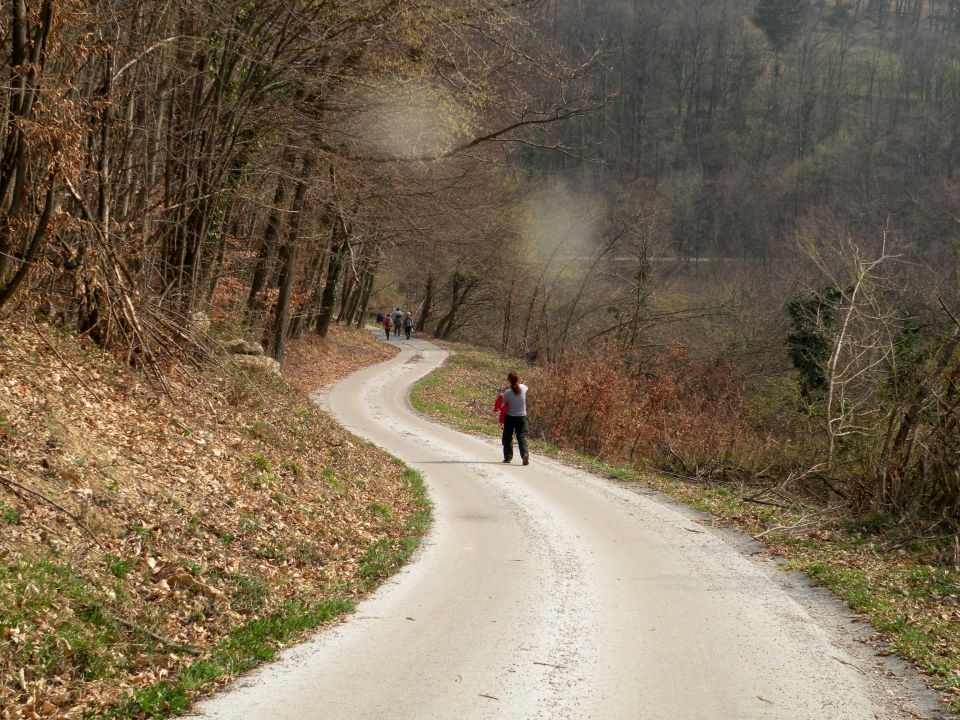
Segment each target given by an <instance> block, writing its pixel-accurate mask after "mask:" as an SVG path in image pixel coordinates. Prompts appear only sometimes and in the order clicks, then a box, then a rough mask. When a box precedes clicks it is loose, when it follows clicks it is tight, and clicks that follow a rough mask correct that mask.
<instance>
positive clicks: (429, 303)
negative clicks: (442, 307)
mask: <svg viewBox="0 0 960 720" xmlns="http://www.w3.org/2000/svg"><path fill="white" fill-rule="evenodd" d="M434 282H435V280H434V278H433V273H430V274H429V275H427V287H426V290H425V292H424V296H423V306H422V307H421V309H420V317H419V318H417V327H416V330H417V332H423V329H424V328H425V327H426V326H427V320H428V319H429V318H430V312H431V311H432V310H433V285H434Z"/></svg>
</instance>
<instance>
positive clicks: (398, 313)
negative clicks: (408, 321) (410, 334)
mask: <svg viewBox="0 0 960 720" xmlns="http://www.w3.org/2000/svg"><path fill="white" fill-rule="evenodd" d="M402 325H403V310H401V309H400V307H399V306H397V307H396V308H395V309H394V311H393V334H394V336H396V337H400V328H401V326H402Z"/></svg>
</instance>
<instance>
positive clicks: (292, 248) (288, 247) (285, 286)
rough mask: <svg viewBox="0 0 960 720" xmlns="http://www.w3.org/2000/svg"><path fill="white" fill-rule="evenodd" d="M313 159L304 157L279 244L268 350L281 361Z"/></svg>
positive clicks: (285, 345) (287, 327) (285, 341)
mask: <svg viewBox="0 0 960 720" xmlns="http://www.w3.org/2000/svg"><path fill="white" fill-rule="evenodd" d="M313 164H314V163H313V161H312V160H309V159H308V160H305V161H304V163H303V174H302V175H301V178H300V181H299V182H298V183H297V189H296V192H295V193H294V198H293V217H291V219H290V230H289V231H288V233H287V241H286V242H285V243H284V244H283V246H282V247H281V248H280V265H281V267H282V273H281V276H280V293H279V295H278V296H277V310H276V313H275V314H274V320H273V342H272V343H271V350H272V355H273V359H274V360H276V361H277V362H279V363H281V364H282V363H283V355H284V352H285V351H286V349H287V332H288V329H289V327H290V295H291V293H292V292H293V282H294V275H295V273H294V262H293V261H294V259H295V258H296V255H297V243H298V242H299V240H300V228H301V227H302V226H303V206H304V204H305V203H306V198H307V178H308V177H309V176H310V173H311V171H312V170H313Z"/></svg>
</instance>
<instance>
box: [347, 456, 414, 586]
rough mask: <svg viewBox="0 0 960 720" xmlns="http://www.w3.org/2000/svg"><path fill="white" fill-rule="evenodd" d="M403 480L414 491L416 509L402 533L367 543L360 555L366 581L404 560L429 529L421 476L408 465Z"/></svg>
mask: <svg viewBox="0 0 960 720" xmlns="http://www.w3.org/2000/svg"><path fill="white" fill-rule="evenodd" d="M403 479H404V480H405V481H406V482H407V483H408V486H409V487H410V490H411V492H412V493H413V503H414V505H415V507H416V508H417V510H416V511H415V512H413V513H412V514H411V515H410V516H409V517H408V518H407V521H406V524H405V526H404V534H403V535H402V536H400V537H397V538H393V539H388V538H382V539H380V540H376V541H375V542H372V543H370V547H369V548H368V550H367V552H366V553H364V555H363V557H361V558H360V575H361V577H363V578H366V579H367V580H368V581H377V580H382V579H383V578H385V577H387V576H389V575H391V574H392V573H394V572H395V571H396V570H397V569H398V568H399V567H400V566H402V565H403V564H404V563H406V562H407V560H409V559H410V556H411V555H413V553H414V552H415V551H416V549H417V548H418V547H420V541H421V539H422V538H423V535H424V534H425V533H426V532H427V530H428V529H429V528H430V518H431V509H432V503H431V502H430V498H429V497H428V495H427V487H426V484H425V483H424V482H423V476H422V475H421V474H420V473H419V472H417V471H416V470H414V469H412V468H407V469H406V470H404V471H403Z"/></svg>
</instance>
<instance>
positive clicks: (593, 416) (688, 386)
mask: <svg viewBox="0 0 960 720" xmlns="http://www.w3.org/2000/svg"><path fill="white" fill-rule="evenodd" d="M607 350H608V351H606V352H594V353H586V352H580V353H576V354H573V355H571V356H568V357H567V358H565V359H563V360H561V361H559V362H557V363H555V364H553V365H550V366H548V367H545V368H543V369H541V370H539V371H538V372H537V374H536V377H535V378H534V379H532V383H533V384H534V385H535V386H536V388H537V394H536V409H535V412H536V421H537V427H538V428H539V429H540V431H541V432H542V433H543V434H544V435H545V436H546V437H547V438H549V439H550V440H551V441H553V442H556V443H558V444H560V445H564V446H568V447H573V448H576V449H577V450H580V451H581V452H586V453H589V454H592V455H597V456H602V457H604V458H607V459H616V460H629V461H639V460H641V459H649V460H651V461H654V462H656V463H657V464H669V465H679V466H680V467H681V469H682V470H684V471H685V472H688V473H695V474H697V475H700V474H702V473H712V472H715V471H717V470H719V469H720V468H721V467H723V466H725V465H727V464H728V463H729V462H730V461H731V458H732V456H733V454H734V451H735V450H739V449H741V448H742V447H743V446H744V445H754V444H755V443H757V442H758V440H759V439H760V438H759V437H758V435H757V433H756V432H755V431H754V430H753V429H752V428H751V427H750V426H749V424H748V423H747V411H748V410H747V406H746V404H745V402H744V388H743V384H742V382H741V381H740V378H739V377H738V376H737V374H736V372H735V370H734V368H733V367H732V366H731V365H729V364H728V363H727V362H725V361H724V360H723V359H720V358H717V359H713V360H708V361H695V360H691V359H690V358H688V357H687V355H686V353H685V352H684V351H683V350H682V349H680V348H674V349H672V350H670V351H668V352H665V353H662V354H657V355H650V356H645V355H640V354H630V355H628V356H626V357H624V358H623V361H622V362H620V363H611V362H610V358H611V357H614V356H615V354H614V353H613V352H611V351H612V350H613V349H612V348H608V349H607Z"/></svg>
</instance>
